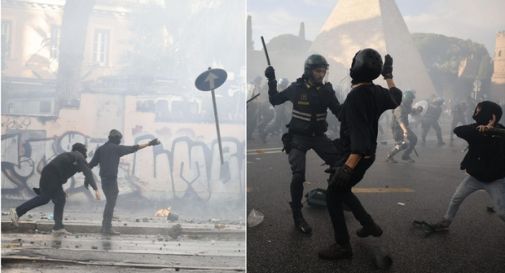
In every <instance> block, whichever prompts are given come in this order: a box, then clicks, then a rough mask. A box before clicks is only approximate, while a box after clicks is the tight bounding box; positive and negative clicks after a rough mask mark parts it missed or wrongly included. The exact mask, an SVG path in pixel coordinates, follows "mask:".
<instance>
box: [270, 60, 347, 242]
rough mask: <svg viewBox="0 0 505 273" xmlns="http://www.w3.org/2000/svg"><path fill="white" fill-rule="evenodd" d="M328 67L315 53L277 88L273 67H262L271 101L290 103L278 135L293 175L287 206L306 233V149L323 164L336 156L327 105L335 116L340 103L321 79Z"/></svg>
mask: <svg viewBox="0 0 505 273" xmlns="http://www.w3.org/2000/svg"><path fill="white" fill-rule="evenodd" d="M327 70H328V62H327V61H326V59H325V58H324V57H323V56H321V55H318V54H314V55H311V56H309V57H308V58H307V60H306V61H305V65H304V72H303V75H302V77H301V78H299V79H297V80H296V82H293V83H291V85H289V86H288V87H287V88H286V89H284V90H282V91H281V92H278V91H277V80H276V79H275V70H274V68H273V67H272V66H269V67H267V68H266V70H265V76H266V77H267V79H268V95H269V99H270V103H271V104H272V105H274V106H275V105H280V104H282V103H284V102H286V101H290V102H291V103H293V110H292V114H291V121H290V122H289V125H288V133H286V134H284V135H283V136H282V142H283V144H284V149H285V151H286V153H288V155H289V156H288V159H289V164H290V165H291V171H292V174H293V177H292V179H291V203H290V205H291V210H292V212H293V220H294V223H295V227H296V229H297V230H299V231H301V232H302V233H306V234H309V233H311V232H312V228H311V227H310V225H309V224H308V223H307V222H306V221H305V219H304V218H303V215H302V196H303V182H305V156H306V153H307V151H308V150H310V149H314V151H315V152H316V153H317V155H319V157H320V158H322V159H323V160H324V161H325V163H326V164H329V165H334V163H335V160H336V159H337V154H336V148H335V145H334V144H333V142H332V141H331V140H330V139H329V138H328V137H327V136H326V134H325V132H326V130H327V128H328V123H327V122H326V115H327V109H330V110H331V112H332V113H333V114H334V115H335V116H338V114H339V112H340V103H339V102H338V100H337V97H336V96H335V91H334V90H333V87H332V86H331V84H330V83H324V82H323V79H324V77H325V75H326V72H327Z"/></svg>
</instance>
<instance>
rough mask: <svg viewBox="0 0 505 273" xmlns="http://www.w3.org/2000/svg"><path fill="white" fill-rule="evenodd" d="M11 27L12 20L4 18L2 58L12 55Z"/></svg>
mask: <svg viewBox="0 0 505 273" xmlns="http://www.w3.org/2000/svg"><path fill="white" fill-rule="evenodd" d="M11 28H12V24H11V22H10V21H3V20H2V60H3V59H5V58H9V57H10V56H11Z"/></svg>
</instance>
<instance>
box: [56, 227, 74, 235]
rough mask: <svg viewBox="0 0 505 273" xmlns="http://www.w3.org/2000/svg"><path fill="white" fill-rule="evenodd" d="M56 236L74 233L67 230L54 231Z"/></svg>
mask: <svg viewBox="0 0 505 273" xmlns="http://www.w3.org/2000/svg"><path fill="white" fill-rule="evenodd" d="M53 234H54V235H70V234H72V233H70V232H68V231H67V230H66V229H65V228H60V229H53Z"/></svg>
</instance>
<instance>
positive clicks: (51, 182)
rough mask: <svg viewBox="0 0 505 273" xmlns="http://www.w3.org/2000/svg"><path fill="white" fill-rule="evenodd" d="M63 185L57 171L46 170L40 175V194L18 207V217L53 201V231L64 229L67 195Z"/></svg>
mask: <svg viewBox="0 0 505 273" xmlns="http://www.w3.org/2000/svg"><path fill="white" fill-rule="evenodd" d="M62 184H63V183H62V181H61V179H60V178H59V177H58V175H57V174H56V171H55V170H52V169H48V168H44V169H43V170H42V173H41V175H40V182H39V187H40V194H39V195H37V196H35V197H34V198H32V199H30V200H28V201H26V202H24V203H23V204H21V205H20V206H19V207H17V208H16V213H17V214H18V216H19V217H21V216H23V215H24V214H26V213H27V212H28V211H30V210H32V209H34V208H36V207H40V206H42V205H45V204H47V203H49V201H53V203H54V211H53V217H54V227H53V229H55V230H56V229H61V228H63V227H64V226H63V210H64V208H65V202H66V195H65V192H64V191H63V188H62Z"/></svg>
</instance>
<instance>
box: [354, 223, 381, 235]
mask: <svg viewBox="0 0 505 273" xmlns="http://www.w3.org/2000/svg"><path fill="white" fill-rule="evenodd" d="M356 235H358V237H361V238H365V237H368V236H370V235H372V236H374V237H380V236H381V235H382V229H381V228H380V227H379V225H377V224H376V223H375V222H372V223H371V224H368V225H365V226H363V227H362V228H360V229H359V230H358V231H356Z"/></svg>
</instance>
